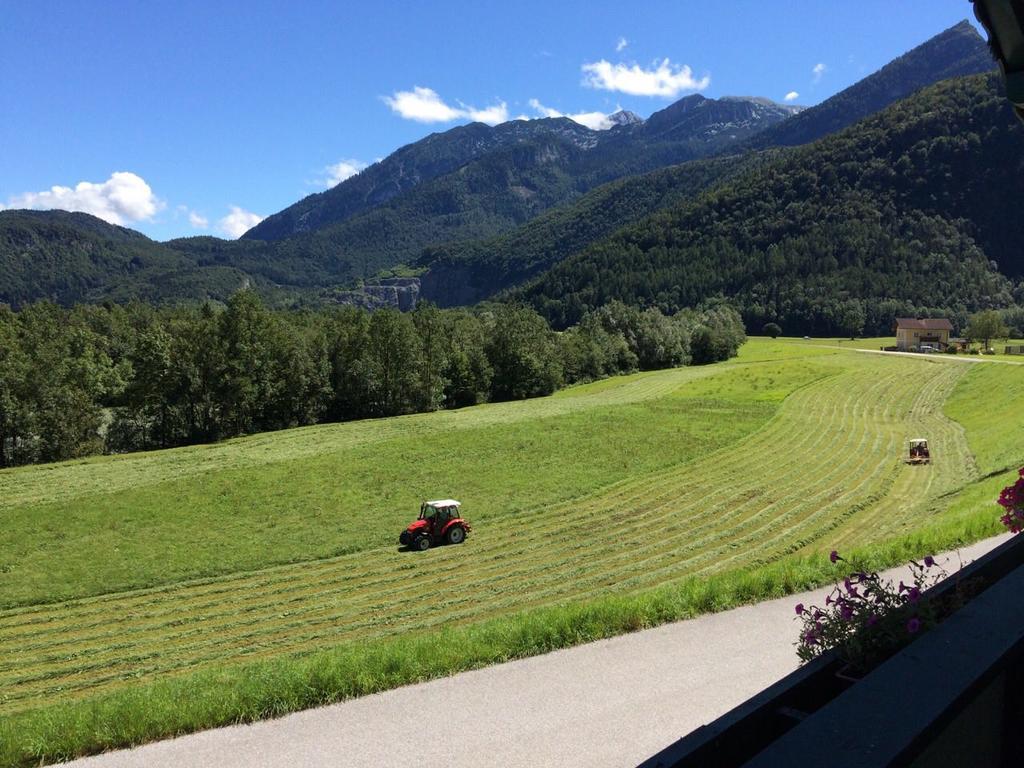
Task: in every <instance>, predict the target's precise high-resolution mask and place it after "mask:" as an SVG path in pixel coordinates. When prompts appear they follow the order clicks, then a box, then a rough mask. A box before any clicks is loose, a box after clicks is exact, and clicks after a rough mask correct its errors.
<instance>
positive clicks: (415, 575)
mask: <svg viewBox="0 0 1024 768" xmlns="http://www.w3.org/2000/svg"><path fill="white" fill-rule="evenodd" d="M867 397H869V398H872V399H876V400H877V399H878V397H879V395H878V393H877V392H873V391H870V390H869V394H868V395H867ZM862 398H863V395H862ZM798 400H799V398H797V399H795V401H794V402H795V403H797V402H798ZM883 401H885V400H883ZM836 411H837V409H835V408H834V409H833V412H834V413H835V412H836ZM844 411H845V413H844V415H843V417H842V418H843V419H851V418H852V419H854V420H855V421H861V420H864V419H866V418H868V416H867V412H866V410H865V411H864V414H860V413H859V411H860V409H859V408H855V409H854V413H853V414H851V413H850V409H849V403H844ZM876 416H879V415H878V414H877V415H876ZM834 418H835V417H834ZM868 420H869V419H868ZM819 426H820V425H819ZM849 439H851V440H852V439H855V436H854V435H853V434H851V435H850V437H849ZM865 439H867V435H866V433H865V434H861V436H860V440H861V443H862V442H863V440H865ZM771 458H774V457H771ZM722 472H723V474H727V472H728V470H727V469H723V470H722ZM662 474H663V475H665V476H666V477H667V478H668V477H669V476H670V475H671V472H664V473H662ZM640 484H642V483H640ZM669 493H671V488H669V489H668V490H667V489H666V488H663V497H665V496H666V494H669ZM622 495H623V489H622V488H620V489H618V490H617V496H620V497H622ZM792 496H799V492H797V493H795V494H793V495H792ZM605 501H607V500H605ZM778 503H779V502H776V504H778ZM594 509H599V507H594ZM676 513H677V512H676V511H675V510H673V511H670V514H676ZM760 514H762V515H763V514H764V512H763V511H762V512H761V513H760ZM658 519H660V518H658ZM568 522H569V524H571V523H572V522H573V519H572V518H570V520H569V521H568ZM652 522H656V521H652ZM561 524H563V525H564V524H565V521H562V523H561ZM577 524H585V525H586V524H587V523H579V522H577ZM767 524H768V525H771V524H773V523H772V522H771V521H769V522H768V523H767ZM646 529H647V528H645V527H643V526H640V525H638V526H637V528H636V530H635V531H630V532H628V534H627V535H628V536H633V535H637V536H640V535H642V534H643V531H644V530H646ZM720 532H721V531H720ZM577 549H579V548H577ZM728 549H729V547H726V551H728ZM584 551H586V547H584ZM551 554H552V553H550V552H549V553H548V555H549V558H550V556H551ZM634 554H635V553H634ZM671 554H672V555H673V556H675V557H678V551H676V552H673V553H671ZM511 557H512V558H513V559H514V558H515V555H514V554H512V555H511ZM568 557H570V558H571V559H570V560H569V562H568V565H569V567H579V566H578V565H575V563H577V561H578V557H577V556H575V555H573V554H572V553H571V552H569V553H568ZM707 557H708V556H707V554H706V556H705V558H706V559H707ZM503 559H505V558H503ZM600 559H601V558H600V557H598V560H600ZM628 559H629V558H627V562H626V563H625V566H626V567H628V566H629V562H628ZM633 559H634V560H635V558H633ZM601 562H604V561H603V560H601ZM591 564H593V563H591ZM466 565H467V563H465V562H462V563H457V564H455V565H454V567H456V568H457V569H461V570H463V571H466V570H467V568H466V567H465V566H466ZM493 565H494V564H493ZM606 565H607V563H606ZM497 566H498V567H501V562H500V561H499V562H498V563H497ZM550 566H551V561H550V559H549V560H548V567H549V569H550ZM469 572H470V573H471V574H472V575H475V577H482V575H484V574H483V573H476V572H475V571H473V570H472V569H470V570H469ZM618 574H620V570H618V566H616V567H615V569H608V568H607V567H605V568H604V569H603V570H600V571H597V572H595V573H593V574H592V575H591V577H590V579H589V580H588V582H593V583H599V582H602V581H603V582H606V583H607V585H608V586H612V585H616V584H617V585H621V584H622V581H623V580H622V579H621V578H620V575H618ZM401 575H408V577H409V578H410V579H411V585H412V586H414V587H415V585H416V584H417V583H419V582H421V581H422V580H423V578H424V573H422V572H418V571H417V572H410V573H408V574H401ZM463 575H466V573H465V572H464V573H463ZM507 575H509V574H508V573H506V577H507ZM546 581H553V582H556V583H557V584H556V586H555V587H553V588H552V590H551V591H550V594H549V593H548V592H545V593H544V594H543V595H540V594H538V593H537V592H536V591H534V590H531V595H532V597H531V599H530V602H535V601H536V598H538V597H540V598H542V599H545V598H547V597H550V598H551V599H557V596H558V595H561V594H564V591H565V590H569V591H570V592H571V591H572V590H575V591H577V592H579V589H580V587H582V586H583V585H582V584H581V583H580V582H579V581H577V582H574V583H572V584H569V585H568V586H566V585H565V584H564V581H565V580H564V571H563V570H562V569H561V568H559V569H557V570H556V571H555V572H552V574H551V577H550V579H549V580H546ZM645 581H646V580H645ZM488 583H493V582H488ZM401 586H402V585H401V582H399V583H397V584H392V585H391V587H392V589H401ZM500 597H502V595H499V598H500ZM375 598H376V599H377V600H378V601H379V603H380V605H388V604H389V603H388V601H387V595H386V594H385V595H377V596H375ZM303 599H306V600H308V599H309V596H308V595H307V596H305V598H303ZM362 599H364V601H365V600H368V599H370V598H368V597H367V596H364V597H362ZM478 600H479V596H477V595H475V593H473V592H472V591H468V592H467V595H466V597H465V598H463V600H461V601H460V602H466V603H471V604H476V603H477V601H478ZM380 601H383V602H380ZM412 601H413V602H414V603H415V602H416V598H415V597H414V598H413V600H412ZM171 602H174V601H173V600H172V601H171ZM506 604H509V603H506ZM511 604H512V605H514V604H515V603H511ZM182 607H183V606H181V605H180V604H178V605H177V608H178V610H180V609H181V608H182ZM236 607H237V606H236ZM390 607H391V608H392V609H393V608H396V607H398V606H397V605H395V604H394V601H393V600H392V601H391V603H390ZM275 610H276V611H279V612H280V610H281V604H280V603H278V604H276V608H275ZM228 612H229V611H228ZM319 612H323V613H325V618H324V621H326V622H332V621H336V618H335V617H334V616H333V615H331V611H330V608H324V609H322V611H319ZM470 614H472V610H471V611H470ZM179 615H180V613H179ZM290 617H291V616H290ZM454 617H455V616H452V615H450V616H449V617H447V618H449V620H451V618H454ZM309 618H310V616H309V615H307V614H303V617H302V618H301V621H297V622H292V623H290V625H289V626H290V627H297V626H303V627H306V628H307V629H308V626H309ZM445 621H446V620H445ZM372 625H373V621H372V620H371V622H370V626H372ZM421 626H422V623H421ZM280 628H281V625H278V626H276V627H273V628H268V629H267V630H265V631H263V632H262V633H259V632H257V633H254V634H253V635H252V636H246V638H245V639H246V640H250V641H251V640H255V639H257V638H262V640H263V641H264V642H262V643H254V647H256V648H264V647H266V645H267V641H270V642H271V644H273V643H276V642H278V641H279V640H280V641H281V642H283V643H285V644H286V645H287V647H288V648H290V649H294V648H296V647H299V646H303V645H304V644H305V643H306V642H307V641H308V640H313V641H316V639H317V638H318V639H319V640H321V641H323V640H324V639H325V638H324V637H323V636H321V635H318V634H317V633H312V635H311V636H309V635H305V634H303V635H302V636H301V637H299V636H296V635H295V634H294V633H293V632H291V631H290V630H285V632H286V634H285V635H284V636H283V637H281V638H278V637H276V636H278V635H279V633H280V632H281V631H282V630H281V629H280ZM339 629H340V628H339V627H334V632H333V633H331V639H337V638H338V637H339V635H338V630H339ZM389 630H390V631H396V628H394V627H389ZM271 632H272V635H271V634H269V633H271ZM119 635H120V636H121V637H124V636H125V633H124V632H123V631H122V632H121V633H119ZM217 642H218V643H219V646H220V649H221V650H222V649H223V645H224V643H223V637H220V638H219V640H218V641H217ZM174 647H175V652H176V653H177V654H178V655H180V652H181V651H184V650H185V649H184V648H181V647H178V646H176V645H175V646H174ZM274 647H278V646H276V645H274ZM159 652H160V651H159V650H157V651H154V653H153V654H138V655H134V656H132V657H131V659H129V660H128V662H126V665H127V666H128V667H131V668H133V669H134V672H135V674H151V673H155V672H156V671H159V669H162V668H157V669H155V670H151V669H148V668H146V669H144V670H140V669H138V663H139V662H140V660H142V658H148V657H153V656H154V655H159ZM232 652H236V653H238V652H237V651H232ZM239 655H244V653H242V654H239ZM95 660H96V659H95V658H93V662H95ZM103 666H104V667H105V669H106V671H108V673H110V672H111V665H110V664H105V665H103ZM165 666H166V665H165ZM22 671H23V674H24V673H25V672H26V668H25V667H24V666H23V667H22ZM104 677H105V676H104ZM116 677H117V676H116V675H115V678H116ZM95 682H100V681H95ZM60 690H65V691H66V690H67V687H66V686H65V687H61V688H60ZM18 697H19V698H20V696H18Z"/></svg>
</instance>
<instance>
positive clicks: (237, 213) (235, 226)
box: [217, 205, 263, 238]
mask: <svg viewBox="0 0 1024 768" xmlns="http://www.w3.org/2000/svg"><path fill="white" fill-rule="evenodd" d="M261 221H263V217H262V216H260V215H259V214H256V213H252V212H250V211H246V210H244V209H242V208H239V207H238V206H237V205H232V206H231V213H229V214H228V215H227V216H225V217H224V218H222V219H221V220H220V221H218V222H217V226H218V227H219V228H220V231H221V232H223V233H224V234H225V235H227V236H228V237H231V238H239V237H241V236H242V235H244V234H245V233H246V232H248V231H249V230H250V229H252V228H253V227H255V226H256V225H257V224H259V223H260V222H261Z"/></svg>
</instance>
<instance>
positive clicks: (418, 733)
mask: <svg viewBox="0 0 1024 768" xmlns="http://www.w3.org/2000/svg"><path fill="white" fill-rule="evenodd" d="M1005 538H1006V537H1005V536H1001V537H997V538H995V539H989V540H988V541H984V542H981V543H979V544H976V545H974V546H972V547H967V548H964V549H963V550H962V551H961V552H960V553H959V554H952V555H947V556H942V557H940V558H938V559H939V561H940V563H941V562H943V561H947V558H948V563H947V565H946V570H947V571H949V572H950V573H952V572H953V571H954V570H956V569H957V568H958V567H959V559H962V560H963V562H965V563H966V562H968V561H969V560H972V559H975V558H977V557H978V556H979V555H981V554H983V553H984V552H987V551H988V550H989V549H991V548H992V547H994V546H996V545H997V544H999V543H1000V542H1002V541H1004V540H1005ZM892 573H893V574H894V575H895V576H896V577H897V578H900V577H902V576H903V575H904V574H903V572H902V571H900V570H896V571H893V572H892ZM827 591H828V590H825V589H822V590H817V591H814V592H810V593H806V594H804V595H793V596H790V597H786V598H782V599H780V600H772V601H769V602H765V603H760V604H757V605H751V606H744V607H742V608H736V609H734V610H731V611H726V612H723V613H718V614H712V615H708V616H701V617H699V618H696V619H692V620H689V621H681V622H677V623H675V624H668V625H665V626H662V627H657V628H655V629H651V630H646V631H643V632H636V633H633V634H630V635H623V636H620V637H616V638H612V639H610V640H602V641H599V642H595V643H589V644H587V645H582V646H577V647H575V648H569V649H566V650H562V651H556V652H554V653H550V654H547V655H545V656H537V657H534V658H530V659H524V660H521V661H514V662H510V663H507V664H502V665H499V666H495V667H489V668H487V669H481V670H476V671H473V672H465V673H462V674H459V675H455V676H454V677H449V678H445V679H441V680H434V681H431V682H427V683H421V684H418V685H410V686H406V687H404V688H399V689H396V690H392V691H387V692H384V693H380V694H375V695H373V696H366V697H364V698H361V699H354V700H351V701H346V702H343V703H341V704H334V705H331V706H327V707H321V708H319V709H312V710H307V711H305V712H299V713H296V714H293V715H289V716H287V717H282V718H280V719H278V720H270V721H264V722H260V723H255V724H252V725H239V726H231V727H227V728H219V729H216V730H211V731H205V732H202V733H197V734H193V735H190V736H183V737H181V738H177V739H172V740H168V741H163V742H158V743H155V744H149V745H147V746H143V747H139V748H137V749H133V750H125V751H121V752H110V753H107V754H104V755H99V756H96V757H91V758H85V759H82V760H76V761H74V762H72V763H69V764H68V765H72V766H76V768H128V767H129V766H130V767H132V768H136V767H138V768H143V766H144V767H145V768H163V767H164V766H167V767H168V768H170V767H171V766H174V767H175V768H177V767H178V766H189V767H190V768H203V767H204V766H210V767H211V768H213V767H214V766H216V767H217V768H236V767H237V768H264V767H267V768H278V767H280V768H295V767H302V768H326V767H327V766H331V767H332V768H333V767H335V766H337V767H338V768H341V767H342V766H344V768H361V767H362V766H366V767H367V768H370V767H371V766H372V768H383V767H385V766H410V767H411V766H416V768H434V767H436V768H480V766H491V765H494V766H503V767H507V768H518V767H520V766H521V767H522V768H538V767H539V766H560V767H563V766H588V768H601V767H602V766H607V767H609V768H612V767H616V768H617V767H619V766H635V765H636V764H637V763H639V762H641V761H642V760H644V759H645V758H647V757H649V756H650V755H652V754H654V753H655V752H658V751H659V750H661V749H662V748H664V747H665V746H667V745H668V744H670V743H672V742H673V741H675V740H676V739H678V738H679V737H681V736H683V735H685V734H686V733H688V732H690V731H691V730H693V729H694V728H696V727H697V726H699V725H702V724H704V723H707V722H710V721H711V720H714V719H715V718H716V717H717V716H719V715H721V714H722V713H724V712H727V711H728V710H729V709H731V708H732V707H734V706H735V705H737V704H739V703H740V702H742V701H744V700H745V699H747V698H749V697H750V696H751V695H753V694H754V693H756V692H758V691H760V690H761V689H762V688H764V687H766V686H767V685H769V684H771V683H773V682H775V681H776V680H778V679H779V678H781V677H783V676H784V675H786V674H788V673H789V672H791V671H792V670H794V669H796V667H797V658H796V654H795V651H794V646H793V643H794V640H795V639H796V636H797V623H796V621H795V616H794V613H793V606H794V605H795V604H796V603H798V602H804V603H814V602H818V603H819V604H820V602H821V601H823V600H824V595H825V594H826V592H827Z"/></svg>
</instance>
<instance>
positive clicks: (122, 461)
mask: <svg viewBox="0 0 1024 768" xmlns="http://www.w3.org/2000/svg"><path fill="white" fill-rule="evenodd" d="M718 373H720V369H719V368H716V367H714V366H701V367H692V368H673V369H669V370H665V371H656V372H653V373H645V374H638V375H635V376H631V377H628V379H629V380H628V381H626V382H623V383H621V384H618V385H617V386H614V387H609V388H606V389H602V390H600V391H597V392H594V393H589V392H587V391H586V390H585V389H584V390H582V391H580V392H579V393H575V392H574V391H573V390H571V389H570V390H567V391H566V392H565V395H564V396H562V397H557V398H556V397H548V398H538V399H536V400H526V401H516V402H507V403H492V404H485V405H480V406H475V407H473V408H465V409H459V410H453V411H437V412H434V413H426V414H413V415H410V416H398V417H393V418H389V419H368V420H363V421H353V422H345V423H342V424H327V425H317V426H313V427H303V428H299V429H292V430H287V431H284V432H279V433H278V432H273V433H264V434H260V435H254V436H251V437H244V438H237V439H234V440H227V441H224V442H221V443H215V444H211V445H201V446H189V447H186V448H173V449H168V450H165V451H155V452H142V453H134V454H126V455H123V456H113V457H96V458H90V459H85V460H82V461H78V462H63V463H61V464H47V465H40V466H34V467H21V468H18V469H14V470H0V490H2V493H0V510H2V509H5V508H9V507H14V506H20V505H25V504H41V503H45V502H50V501H54V500H59V499H67V498H72V497H75V496H83V495H91V494H104V493H109V492H111V491H116V490H122V489H127V488H137V487H139V486H145V485H156V484H159V483H163V482H167V481H169V480H180V479H182V478H188V477H193V476H195V475H198V474H205V473H209V472H215V471H218V470H223V469H234V468H241V467H254V466H261V465H264V464H271V463H274V462H277V461H282V460H289V461H291V460H295V459H301V458H308V457H313V456H323V455H324V454H330V453H333V452H336V451H344V450H348V449H351V448H353V447H358V446H363V445H370V444H374V443H377V442H380V441H381V440H387V439H391V438H394V437H403V438H404V437H410V436H416V435H421V436H424V437H426V436H428V435H431V434H437V433H445V432H450V431H452V430H461V429H474V428H478V427H482V426H499V425H503V424H510V423H513V422H517V421H532V420H534V419H538V418H546V417H549V416H560V415H565V414H570V413H575V412H578V411H581V410H588V409H591V408H595V407H603V406H609V405H624V404H628V403H638V402H644V401H647V400H651V399H656V398H658V397H662V396H664V395H666V394H668V393H670V392H672V391H673V390H675V389H677V388H678V387H679V386H681V385H682V384H684V383H686V382H689V381H693V380H696V379H699V378H703V377H705V376H713V375H717V374H718Z"/></svg>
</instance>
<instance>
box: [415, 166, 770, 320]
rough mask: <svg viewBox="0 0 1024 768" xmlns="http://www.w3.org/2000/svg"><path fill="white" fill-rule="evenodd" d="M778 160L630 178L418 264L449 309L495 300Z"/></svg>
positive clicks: (434, 252) (428, 287) (426, 290)
mask: <svg viewBox="0 0 1024 768" xmlns="http://www.w3.org/2000/svg"><path fill="white" fill-rule="evenodd" d="M771 156H772V153H768V152H764V153H757V154H754V153H750V154H747V155H742V156H739V155H737V156H732V157H724V158H715V159H707V160H694V161H692V162H689V163H683V164H681V165H674V166H671V167H669V168H663V169H661V170H657V171H652V172H650V173H646V174H642V175H640V176H629V177H627V178H625V179H619V180H618V181H614V182H611V183H608V184H604V185H602V186H600V187H598V188H597V189H594V190H592V191H590V192H588V193H587V194H586V195H584V196H583V197H581V198H580V199H579V200H577V201H576V202H575V203H572V204H570V205H563V206H559V207H557V208H554V209H552V210H550V211H547V212H545V213H543V214H541V215H540V216H537V217H536V218H535V219H533V220H531V221H529V222H527V223H526V224H524V225H522V226H520V227H518V228H516V229H514V230H512V231H511V232H508V233H506V234H503V235H499V236H498V237H494V238H490V239H487V240H463V241H459V242H454V243H446V244H444V245H439V246H436V247H431V248H426V249H424V250H423V252H422V253H421V255H420V257H419V260H418V261H417V262H416V263H415V264H414V266H416V267H419V268H426V271H425V272H424V273H423V274H422V275H421V279H422V282H423V296H424V297H425V298H427V299H429V300H430V301H434V302H436V303H438V304H439V305H441V306H459V305H465V304H472V303H474V302H477V301H481V300H483V299H486V298H489V297H491V296H493V295H494V294H496V293H498V292H500V291H501V290H503V289H505V288H507V287H509V286H514V285H518V284H519V283H522V282H524V281H526V280H527V279H529V278H530V277H533V276H534V275H537V274H540V273H541V272H543V271H545V270H546V269H549V268H550V267H552V266H554V265H555V264H557V263H558V262H560V261H562V260H563V259H564V258H566V257H567V256H570V255H572V254H573V253H576V252H578V251H581V250H583V249H584V248H585V247H586V246H588V245H590V244H591V243H593V242H596V241H598V240H601V239H603V238H604V237H606V236H608V235H610V234H612V233H613V232H615V231H616V230H618V229H621V228H622V227H624V226H626V225H627V224H630V223H632V222H634V221H636V220H637V219H640V218H643V217H645V216H647V215H648V214H650V213H653V212H655V211H659V210H661V209H663V208H666V207H668V206H670V205H672V204H674V203H678V202H680V201H682V200H684V199H686V198H688V197H691V196H693V195H696V194H698V193H700V192H702V191H704V190H705V189H707V188H709V187H712V186H714V185H715V184H719V183H722V182H723V181H725V180H726V179H729V178H731V177H732V176H734V175H736V174H738V173H739V172H741V171H743V170H745V169H748V168H752V167H754V166H755V165H756V164H760V163H764V162H767V161H768V159H769V158H770V157H771Z"/></svg>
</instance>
